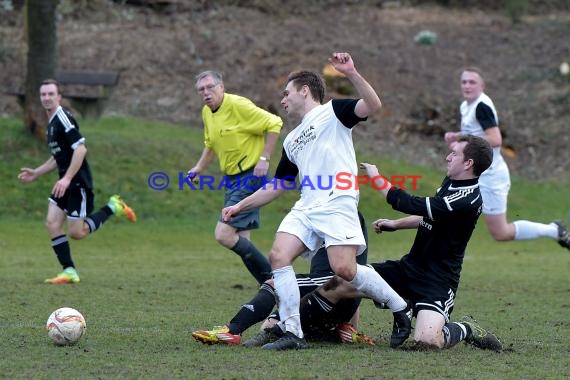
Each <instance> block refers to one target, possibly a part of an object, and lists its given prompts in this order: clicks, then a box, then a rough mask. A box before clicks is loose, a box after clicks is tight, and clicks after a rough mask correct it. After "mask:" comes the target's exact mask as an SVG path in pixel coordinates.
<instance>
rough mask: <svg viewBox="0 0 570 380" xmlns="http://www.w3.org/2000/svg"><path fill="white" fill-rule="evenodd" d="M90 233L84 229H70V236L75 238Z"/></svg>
mask: <svg viewBox="0 0 570 380" xmlns="http://www.w3.org/2000/svg"><path fill="white" fill-rule="evenodd" d="M87 235H88V234H87V233H86V232H85V231H83V230H69V232H68V236H69V237H70V238H72V239H74V240H81V239H83V238H84V237H85V236H87Z"/></svg>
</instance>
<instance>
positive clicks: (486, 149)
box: [457, 135, 493, 177]
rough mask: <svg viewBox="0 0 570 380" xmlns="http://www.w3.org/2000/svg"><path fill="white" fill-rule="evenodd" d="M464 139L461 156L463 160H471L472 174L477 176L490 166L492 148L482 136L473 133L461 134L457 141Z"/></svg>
mask: <svg viewBox="0 0 570 380" xmlns="http://www.w3.org/2000/svg"><path fill="white" fill-rule="evenodd" d="M463 141H465V142H466V143H467V144H465V148H463V158H464V159H465V161H467V160H473V174H475V175H476V176H477V177H479V176H480V175H481V173H483V172H484V171H485V170H487V169H488V168H489V166H491V163H492V162H493V148H491V145H490V144H489V143H488V142H487V140H485V139H484V138H481V137H478V136H474V135H461V136H459V139H457V142H463Z"/></svg>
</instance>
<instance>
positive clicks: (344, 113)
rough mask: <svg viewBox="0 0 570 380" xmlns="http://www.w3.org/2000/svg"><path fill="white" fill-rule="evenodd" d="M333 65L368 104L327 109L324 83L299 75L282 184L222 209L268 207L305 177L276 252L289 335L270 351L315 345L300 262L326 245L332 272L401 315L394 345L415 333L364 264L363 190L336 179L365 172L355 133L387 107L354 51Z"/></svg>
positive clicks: (227, 213)
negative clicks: (304, 316)
mask: <svg viewBox="0 0 570 380" xmlns="http://www.w3.org/2000/svg"><path fill="white" fill-rule="evenodd" d="M329 62H330V63H331V64H332V65H333V67H334V68H335V69H336V70H338V71H339V72H341V73H342V74H344V75H345V76H346V77H347V78H348V79H349V80H350V82H351V83H352V85H353V86H354V88H355V89H356V91H357V93H358V95H359V96H360V99H344V100H339V99H333V100H331V101H329V102H327V103H326V104H322V103H323V100H324V96H325V85H324V82H323V80H322V78H321V77H320V76H319V75H318V74H317V73H314V72H311V71H298V72H293V73H291V74H290V75H289V77H288V78H287V85H286V87H285V90H284V91H283V99H282V100H281V105H282V106H283V108H284V109H285V112H286V113H287V115H288V116H289V117H292V118H295V119H298V120H299V124H298V125H297V127H296V128H295V129H294V130H293V131H291V132H290V133H289V135H288V136H287V137H286V139H285V141H284V143H283V155H282V157H281V160H280V162H279V164H278V167H277V170H276V172H275V179H274V181H273V182H271V183H269V184H268V185H267V186H265V187H264V188H262V189H260V190H258V191H257V192H255V193H254V194H252V195H250V196H249V197H247V198H245V199H243V200H242V201H241V202H239V203H237V204H236V205H234V206H231V207H227V208H224V209H223V210H222V215H223V217H224V218H225V220H230V219H231V217H232V216H233V215H237V214H238V213H240V212H242V211H245V210H248V209H250V208H252V207H260V206H263V205H265V204H267V203H269V202H271V201H273V200H274V199H276V198H277V197H278V196H280V195H281V194H282V193H284V192H285V191H286V190H287V189H291V188H292V187H291V184H290V183H289V184H285V183H284V182H287V181H293V180H294V179H295V178H296V177H297V175H299V178H300V181H301V198H300V199H299V200H298V201H297V202H296V203H295V205H294V206H293V208H292V209H291V211H290V212H289V213H288V214H287V216H285V218H284V219H283V221H282V222H281V225H280V226H279V228H278V231H277V234H276V236H275V241H274V243H273V247H272V248H271V252H270V262H271V267H272V269H273V277H274V284H275V290H276V292H277V295H278V299H279V314H280V317H281V322H280V323H281V327H282V329H283V330H284V331H286V332H285V334H284V336H283V337H281V338H280V339H279V340H277V341H275V342H272V343H268V344H266V345H264V346H263V348H264V349H268V350H286V349H299V348H305V347H307V342H306V341H305V339H304V337H303V331H302V329H301V322H300V315H299V303H300V294H299V288H298V286H297V281H296V278H295V272H294V270H293V266H292V263H293V261H294V260H295V259H296V258H297V257H299V256H301V255H303V256H304V257H306V258H310V257H311V255H312V254H314V253H315V252H316V251H317V250H318V249H319V247H320V246H321V244H322V243H323V242H324V243H325V246H326V248H327V253H328V257H329V262H330V264H331V268H332V270H333V271H334V272H335V273H336V274H337V275H338V276H339V277H341V278H343V279H344V280H346V281H349V282H351V284H352V285H354V287H355V288H357V289H358V290H360V291H361V292H362V293H364V294H366V295H367V296H369V297H370V298H372V299H374V300H375V301H377V302H379V303H383V304H386V305H387V306H388V307H389V308H390V309H391V310H392V311H393V312H394V328H393V331H392V338H391V340H392V341H394V342H396V343H399V342H400V341H401V342H403V341H405V340H406V339H407V337H408V336H409V335H410V332H411V320H410V318H409V316H408V311H409V310H408V306H407V304H406V302H405V301H404V299H402V297H400V296H399V295H398V294H397V293H396V292H395V291H394V290H393V289H392V288H391V287H390V286H389V285H388V284H387V283H386V282H385V281H384V280H383V279H382V277H380V275H379V274H378V273H376V271H374V270H372V269H371V268H369V267H367V266H364V265H358V264H357V263H356V255H357V254H360V253H361V252H362V251H363V250H364V249H365V247H366V243H365V240H364V236H363V234H362V231H361V229H360V225H359V219H358V212H357V206H358V190H357V189H356V188H355V187H353V188H350V189H346V183H345V182H343V185H342V186H339V184H338V183H337V182H336V179H337V175H339V174H341V173H342V174H343V178H346V175H347V174H349V175H351V176H352V178H353V179H354V177H355V176H356V175H357V173H358V166H357V163H356V155H355V152H354V147H353V143H352V128H353V127H354V126H355V125H356V124H357V123H359V122H360V121H363V120H366V118H367V117H368V116H369V115H371V114H372V113H374V112H376V111H377V110H379V109H380V107H381V106H382V103H381V102H380V99H379V97H378V95H377V94H376V92H375V91H374V89H373V88H372V86H371V85H370V84H369V83H368V82H367V81H366V80H365V79H364V78H363V77H362V76H361V75H360V74H359V73H358V71H357V70H356V68H355V66H354V62H353V60H352V58H351V56H350V55H349V54H348V53H333V54H332V56H331V58H329ZM303 184H306V186H304V185H303ZM331 184H332V186H331ZM293 187H294V186H293Z"/></svg>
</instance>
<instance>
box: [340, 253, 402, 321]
mask: <svg viewBox="0 0 570 380" xmlns="http://www.w3.org/2000/svg"><path fill="white" fill-rule="evenodd" d="M350 283H351V284H352V285H353V286H354V287H355V288H356V289H358V290H360V291H361V292H362V293H364V294H366V295H367V296H368V297H370V298H372V299H373V300H374V301H376V302H378V303H385V304H386V305H387V306H388V307H389V308H390V309H391V310H392V311H393V312H396V311H402V310H404V309H405V308H406V307H407V306H408V305H407V304H406V301H404V299H403V298H402V297H400V295H399V294H398V293H396V291H395V290H394V289H392V287H391V286H390V285H388V283H387V282H386V281H384V279H383V278H382V276H380V275H379V274H378V273H377V272H376V271H375V270H374V269H372V268H370V267H368V266H365V265H359V264H358V265H356V276H354V278H353V279H352V281H351V282H350Z"/></svg>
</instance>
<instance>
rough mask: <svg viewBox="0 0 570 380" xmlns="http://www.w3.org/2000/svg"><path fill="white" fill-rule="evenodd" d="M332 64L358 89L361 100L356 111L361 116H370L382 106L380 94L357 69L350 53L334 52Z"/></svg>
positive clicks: (331, 59) (330, 60) (330, 59)
mask: <svg viewBox="0 0 570 380" xmlns="http://www.w3.org/2000/svg"><path fill="white" fill-rule="evenodd" d="M329 62H330V63H331V64H332V66H333V67H334V68H335V69H336V70H337V71H339V72H340V73H342V74H344V75H345V76H346V77H347V78H348V80H350V83H352V85H353V86H354V88H355V89H356V92H357V93H358V96H359V97H360V100H359V101H358V103H356V107H355V109H354V113H355V114H356V116H359V117H361V118H365V117H368V116H370V115H372V114H373V113H374V112H376V111H378V110H379V109H380V108H381V107H382V102H381V101H380V98H379V97H378V94H377V93H376V91H375V90H374V88H372V86H371V85H370V83H368V82H367V81H366V79H364V78H363V77H362V75H360V73H359V72H358V71H357V70H356V67H355V66H354V62H353V60H352V57H351V56H350V54H348V53H333V54H332V57H331V58H329Z"/></svg>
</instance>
